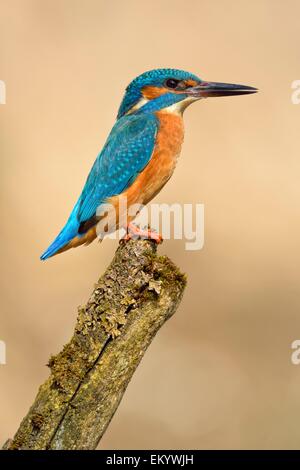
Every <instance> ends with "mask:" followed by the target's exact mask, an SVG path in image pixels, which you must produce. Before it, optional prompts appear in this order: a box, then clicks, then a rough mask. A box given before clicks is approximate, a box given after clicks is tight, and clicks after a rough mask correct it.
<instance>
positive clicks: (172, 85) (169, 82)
mask: <svg viewBox="0 0 300 470" xmlns="http://www.w3.org/2000/svg"><path fill="white" fill-rule="evenodd" d="M179 82H180V80H176V79H175V78H168V80H167V81H166V86H167V87H168V88H176V87H177V85H178V83H179Z"/></svg>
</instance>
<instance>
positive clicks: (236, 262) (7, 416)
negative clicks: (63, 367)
mask: <svg viewBox="0 0 300 470" xmlns="http://www.w3.org/2000/svg"><path fill="white" fill-rule="evenodd" d="M299 16H300V2H299V0H295V1H294V0H286V1H285V2H283V1H282V0H252V1H251V2H250V1H248V0H243V1H240V0H227V1H226V2H225V1H224V0H215V1H214V2H208V1H204V0H197V1H192V0H189V1H187V2H182V1H181V0H180V1H178V0H172V1H168V0H167V1H157V0H152V1H151V2H140V1H134V0H127V1H121V0H119V1H110V2H108V1H100V0H85V1H83V0H82V1H79V0H62V1H58V0H56V1H53V0H51V1H50V0H43V1H40V0H1V4H0V79H1V80H4V81H5V82H6V86H7V104H6V105H5V106H0V129H1V134H0V135H1V141H0V151H1V323H0V339H2V340H5V341H6V343H7V365H6V366H0V380H1V386H0V416H1V418H0V442H3V441H4V440H5V439H6V438H7V437H9V436H12V435H13V434H14V431H15V430H16V428H17V425H18V423H19V421H20V419H21V418H22V417H23V416H24V414H25V413H26V411H27V409H28V407H29V405H30V404H31V402H32V400H33V398H34V396H35V393H36V391H37V387H38V385H39V384H40V383H41V381H42V380H44V379H45V377H46V376H47V374H48V371H47V368H46V367H45V364H46V362H47V359H48V357H49V355H50V354H51V353H55V352H57V351H58V350H59V349H60V348H61V347H62V345H63V344H64V343H65V342H66V341H67V339H68V338H69V336H70V334H71V331H72V328H73V325H74V320H75V315H76V307H77V306H78V305H79V304H81V303H84V302H85V300H86V299H87V298H88V296H89V293H90V292H91V289H92V286H93V283H94V281H95V280H96V279H97V277H98V276H99V275H100V274H101V272H102V271H103V270H104V269H105V267H106V266H107V264H108V263H109V261H110V259H111V257H112V255H113V253H114V250H115V248H116V242H115V241H111V240H108V241H106V242H104V243H103V244H102V246H99V245H98V244H96V243H94V244H93V245H92V246H90V247H89V248H78V249H77V250H73V251H70V252H68V253H66V254H64V255H60V256H59V257H56V258H54V259H52V260H50V261H49V262H46V263H42V262H40V261H39V255H40V254H41V252H42V251H43V250H44V249H45V248H46V247H47V245H48V244H49V242H50V241H51V240H52V239H53V238H54V236H55V235H56V234H57V232H58V231H59V230H60V228H61V227H62V225H63V223H64V222H65V220H66V218H67V216H68V214H69V212H70V210H71V208H72V205H73V203H74V202H75V199H76V198H77V196H78V194H79V192H80V190H81V187H82V185H83V183H84V181H85V178H86V176H87V173H88V171H89V169H90V167H91V165H92V163H93V161H94V158H95V156H96V154H97V152H98V150H100V149H101V146H102V145H103V143H104V140H105V138H106V136H107V134H108V132H109V130H110V128H111V126H112V124H113V122H114V119H115V115H116V112H117V107H118V105H119V102H120V100H121V98H122V95H123V90H124V88H125V86H126V85H127V84H128V82H129V81H130V80H131V79H132V78H133V77H134V76H136V75H137V74H140V73H141V72H143V71H145V70H147V69H151V68H157V67H176V68H183V69H187V70H190V71H191V72H194V73H196V74H199V75H200V76H201V77H202V78H204V79H207V80H215V81H227V82H236V83H244V84H248V85H253V86H257V87H259V88H260V89H261V92H260V93H259V94H258V95H252V96H248V97H243V96H242V97H234V98H219V99H214V100H213V99H211V100H205V102H201V103H196V104H194V105H193V106H191V108H189V109H188V110H187V111H186V114H185V124H186V136H185V144H184V148H183V152H182V156H181V159H180V162H179V164H178V167H177V169H176V172H175V174H174V176H173V178H172V180H171V181H170V182H169V183H168V185H167V186H166V187H165V188H164V190H163V191H162V192H161V193H160V194H159V196H158V197H157V198H156V202H170V203H171V202H182V203H184V202H186V203H187V202H192V203H197V202H202V203H204V204H205V209H206V218H205V224H206V225H205V247H204V249H203V250H202V251H198V252H187V251H185V249H184V241H166V242H165V243H164V245H163V246H162V247H161V248H160V252H161V253H166V254H168V255H169V256H170V257H171V258H172V259H173V260H174V261H175V262H176V263H177V264H178V265H179V266H180V267H181V268H182V270H183V271H185V272H186V273H187V274H188V278H189V284H188V288H187V291H186V294H185V297H184V301H183V303H182V305H181V307H180V309H179V311H178V312H177V314H176V316H175V317H174V318H173V319H172V320H171V321H170V322H169V323H168V324H167V325H166V326H165V327H164V328H163V329H162V330H161V332H160V333H159V335H158V336H157V338H156V339H155V341H154V342H153V344H152V346H151V347H150V350H149V351H148V354H147V355H146V357H145V358H144V360H143V362H142V364H141V366H140V367H139V369H138V371H137V373H136V374H135V376H134V378H133V380H132V382H131V383H130V386H129V387H128V390H127V392H126V395H125V397H124V399H123V401H122V404H121V406H120V408H119V410H118V412H117V414H116V416H115V417H114V419H113V421H112V423H111V426H110V427H109V430H108V431H107V433H106V435H105V437H104V439H103V441H102V445H101V447H102V448H105V449H113V448H119V449H126V448H154V449H162V448H174V449H182V448H200V449H217V448H239V449H240V448H241V449H246V448H247V449H248V448H263V449H266V448H276V449H278V448H299V447H300V445H299V442H300V440H299V434H300V432H299V417H300V402H299V387H300V366H298V367H297V366H295V365H292V364H291V360H290V356H291V342H292V341H293V340H294V339H298V338H300V295H299V284H300V252H299V238H300V219H299V216H300V202H299V201H300V185H299V179H300V158H299V120H300V105H298V106H296V105H293V104H292V103H291V83H292V81H293V80H296V79H300V68H299V58H300V57H299Z"/></svg>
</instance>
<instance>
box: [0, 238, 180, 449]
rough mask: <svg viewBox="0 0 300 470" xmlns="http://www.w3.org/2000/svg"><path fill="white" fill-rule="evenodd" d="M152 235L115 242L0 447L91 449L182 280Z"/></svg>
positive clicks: (168, 311)
mask: <svg viewBox="0 0 300 470" xmlns="http://www.w3.org/2000/svg"><path fill="white" fill-rule="evenodd" d="M156 251H157V245H156V244H155V242H153V241H151V240H130V241H128V242H126V243H125V242H121V243H120V245H119V247H118V249H117V251H116V254H115V256H114V258H113V260H112V262H111V264H110V266H109V267H108V269H107V270H106V272H105V273H104V275H103V276H102V277H101V278H100V279H99V281H98V282H97V283H96V285H95V288H94V291H93V293H92V295H91V297H90V299H89V301H88V302H87V304H86V305H84V306H82V307H80V308H79V309H78V316H77V322H76V326H75V330H74V334H73V337H72V338H71V340H70V341H69V343H68V344H66V345H65V346H64V347H63V349H62V351H61V352H60V353H59V354H57V355H56V356H52V357H50V359H49V362H48V366H49V368H50V371H51V373H50V376H49V378H48V379H47V380H46V381H45V383H44V384H43V385H41V387H40V389H39V391H38V394H37V396H36V398H35V400H34V403H33V405H32V406H31V408H30V410H29V412H28V414H27V415H26V416H25V418H24V419H23V421H22V422H21V425H20V427H19V429H18V431H17V432H16V434H15V436H14V438H13V439H12V440H9V441H7V442H6V444H5V449H34V450H46V449H64V450H71V449H95V448H96V447H97V445H98V443H99V441H100V439H101V437H102V435H103V433H104V432H105V430H106V428H107V426H108V424H109V423H110V421H111V419H112V417H113V415H114V413H115V411H116V409H117V407H118V405H119V403H120V401H121V399H122V396H123V394H124V392H125V390H126V387H127V385H128V383H129V381H130V379H131V377H132V375H133V373H134V371H135V370H136V368H137V366H138V364H139V362H140V361H141V359H142V357H143V355H144V353H145V352H146V349H147V347H148V346H149V344H150V343H151V341H152V339H153V337H154V336H155V334H156V333H157V331H158V330H159V328H160V327H161V326H162V325H163V323H164V322H165V321H166V320H167V319H168V318H170V316H171V315H173V313H174V312H175V311H176V309H177V306H178V304H179V303H180V300H181V297H182V294H183V291H184V287H185V285H186V278H185V276H184V275H183V274H181V273H180V271H179V270H178V268H177V267H176V266H175V265H174V264H173V263H172V262H171V261H170V260H169V259H168V258H167V257H164V256H158V255H157V254H156Z"/></svg>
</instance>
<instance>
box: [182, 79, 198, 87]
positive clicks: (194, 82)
mask: <svg viewBox="0 0 300 470" xmlns="http://www.w3.org/2000/svg"><path fill="white" fill-rule="evenodd" d="M184 83H185V84H186V86H196V85H197V82H196V80H185V81H184Z"/></svg>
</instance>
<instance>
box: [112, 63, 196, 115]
mask: <svg viewBox="0 0 300 470" xmlns="http://www.w3.org/2000/svg"><path fill="white" fill-rule="evenodd" d="M183 81H190V82H191V86H192V85H195V84H196V83H199V82H201V79H200V78H199V77H197V76H196V75H193V74H191V73H190V72H185V71H184V70H178V69H155V70H150V71H148V72H145V73H143V74H142V75H139V76H138V77H136V78H135V79H134V80H133V81H132V82H131V83H130V84H129V85H128V87H127V88H126V92H125V95H124V98H123V100H122V103H121V106H120V108H119V112H118V116H117V118H118V119H119V118H120V117H122V116H124V114H127V113H128V112H129V111H130V110H131V109H132V108H133V107H134V106H135V105H136V104H137V103H138V102H139V101H140V100H141V99H142V98H143V94H142V90H143V89H144V88H145V87H149V86H151V87H157V88H166V89H170V93H169V94H168V95H169V96H165V97H164V98H160V101H159V103H161V104H162V101H163V100H165V101H166V102H167V103H168V105H171V104H172V103H176V102H178V101H180V100H182V99H183V98H184V93H182V96H181V97H179V96H180V95H178V94H177V96H176V95H175V94H174V93H172V91H174V90H172V88H173V87H172V83H174V84H175V83H180V82H183ZM168 84H170V85H171V87H168ZM183 91H184V90H183ZM157 99H159V97H157V98H156V100H157ZM152 107H154V105H153V104H152Z"/></svg>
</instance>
